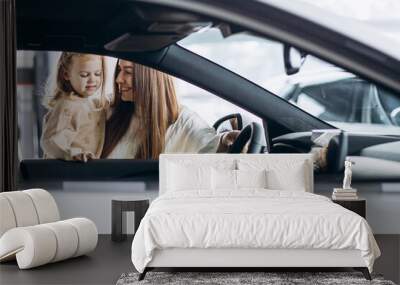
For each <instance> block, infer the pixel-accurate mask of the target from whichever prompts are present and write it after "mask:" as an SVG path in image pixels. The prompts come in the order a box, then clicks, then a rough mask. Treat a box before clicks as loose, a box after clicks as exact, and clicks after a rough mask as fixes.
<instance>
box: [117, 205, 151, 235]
mask: <svg viewBox="0 0 400 285" xmlns="http://www.w3.org/2000/svg"><path fill="white" fill-rule="evenodd" d="M149 205H150V201H149V200H147V199H144V200H125V199H119V198H116V199H113V200H112V201H111V240H112V241H123V240H125V239H126V234H123V233H122V215H123V212H130V211H133V212H135V232H136V231H137V229H138V227H139V224H140V221H141V220H142V219H143V217H144V214H146V211H147V209H148V208H149Z"/></svg>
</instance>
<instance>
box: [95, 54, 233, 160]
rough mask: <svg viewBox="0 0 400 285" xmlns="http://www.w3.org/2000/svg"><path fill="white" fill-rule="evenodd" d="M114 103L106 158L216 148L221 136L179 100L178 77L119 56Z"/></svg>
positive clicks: (153, 156) (147, 156)
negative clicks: (174, 77) (175, 77)
mask: <svg viewBox="0 0 400 285" xmlns="http://www.w3.org/2000/svg"><path fill="white" fill-rule="evenodd" d="M114 82H115V85H114V95H115V96H114V103H113V108H112V114H111V116H110V117H109V119H108V120H107V124H106V139H105V144H104V147H103V153H102V158H136V159H158V156H159V154H160V153H163V152H179V153H185V152H186V153H202V152H217V151H218V150H221V149H223V148H224V147H223V145H224V144H226V143H229V142H228V140H229V138H231V136H229V135H227V136H225V137H226V138H225V139H221V136H220V135H218V134H217V133H216V131H215V130H214V129H213V128H211V127H210V126H208V124H207V123H206V122H204V121H203V119H201V118H200V117H199V116H198V115H197V114H196V113H194V112H192V111H191V110H189V109H188V108H187V107H185V106H180V105H179V104H178V101H177V98H176V94H175V87H174V83H173V78H172V77H171V76H169V75H167V74H165V73H162V72H160V71H157V70H155V69H152V68H149V67H146V66H143V65H140V64H137V63H133V62H131V61H126V60H118V62H117V66H116V71H115V81H114Z"/></svg>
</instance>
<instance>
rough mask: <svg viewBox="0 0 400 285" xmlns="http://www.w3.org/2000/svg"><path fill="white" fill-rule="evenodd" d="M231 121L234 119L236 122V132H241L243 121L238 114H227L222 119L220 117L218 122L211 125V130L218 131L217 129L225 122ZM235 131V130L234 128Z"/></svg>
mask: <svg viewBox="0 0 400 285" xmlns="http://www.w3.org/2000/svg"><path fill="white" fill-rule="evenodd" d="M231 119H235V120H236V122H237V126H236V127H237V130H241V129H242V128H243V119H242V115H240V113H235V114H229V115H226V116H224V117H222V118H221V119H219V120H218V121H216V122H215V123H214V125H213V128H214V129H215V130H217V129H218V127H219V126H220V125H221V124H222V123H223V122H225V121H227V120H231ZM234 129H235V128H234Z"/></svg>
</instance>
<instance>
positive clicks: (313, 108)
mask: <svg viewBox="0 0 400 285" xmlns="http://www.w3.org/2000/svg"><path fill="white" fill-rule="evenodd" d="M297 92H298V94H293V96H290V95H289V96H288V97H287V99H289V100H290V102H292V103H294V104H296V105H297V106H299V107H300V108H302V109H303V110H306V111H307V112H309V113H310V114H312V115H314V116H316V117H318V118H320V119H322V120H324V121H330V122H349V123H361V122H362V117H361V114H362V112H363V97H364V96H365V94H369V92H370V85H369V84H367V83H366V82H363V81H361V80H356V79H354V80H353V79H349V80H341V81H335V82H332V83H325V84H320V85H313V86H307V87H301V88H299V89H298V91H297ZM366 108H368V106H366Z"/></svg>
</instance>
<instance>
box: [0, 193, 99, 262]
mask: <svg viewBox="0 0 400 285" xmlns="http://www.w3.org/2000/svg"><path fill="white" fill-rule="evenodd" d="M0 217H1V222H0V262H3V261H9V260H13V259H16V260H17V263H18V266H19V268H20V269H28V268H32V267H36V266H40V265H43V264H46V263H51V262H57V261H60V260H64V259H67V258H71V257H76V256H80V255H84V254H86V253H88V252H90V251H92V250H94V249H95V247H96V245H97V235H98V233H97V228H96V225H95V224H94V223H93V222H92V221H91V220H89V219H86V218H74V219H68V220H64V221H60V214H59V211H58V207H57V204H56V202H55V200H54V199H53V197H52V196H51V194H50V193H49V192H47V191H46V190H43V189H30V190H24V191H12V192H3V193H0Z"/></svg>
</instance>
